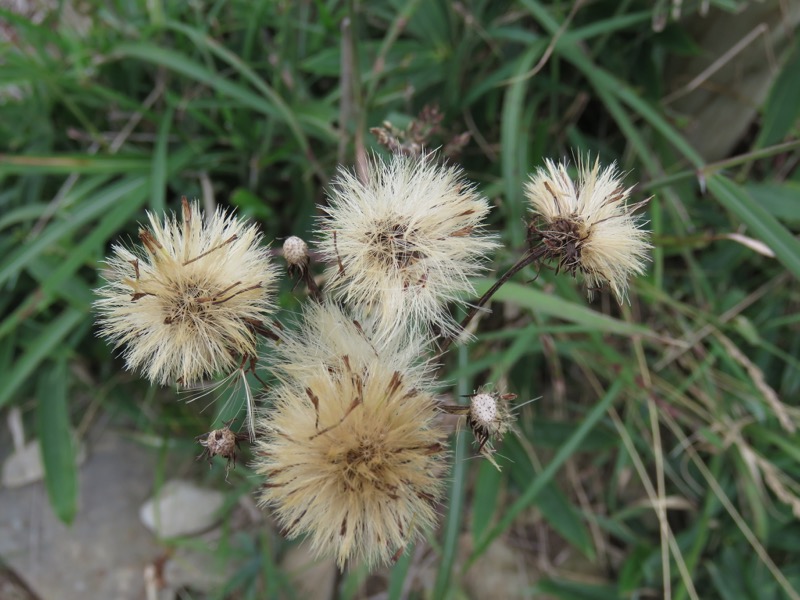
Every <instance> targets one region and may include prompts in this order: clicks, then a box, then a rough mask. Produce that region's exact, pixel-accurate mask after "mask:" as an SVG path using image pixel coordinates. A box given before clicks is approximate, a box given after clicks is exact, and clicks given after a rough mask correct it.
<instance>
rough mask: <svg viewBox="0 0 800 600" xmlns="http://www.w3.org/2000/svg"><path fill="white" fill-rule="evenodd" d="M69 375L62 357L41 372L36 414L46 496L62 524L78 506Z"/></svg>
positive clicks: (70, 517)
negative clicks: (69, 400)
mask: <svg viewBox="0 0 800 600" xmlns="http://www.w3.org/2000/svg"><path fill="white" fill-rule="evenodd" d="M68 373H69V372H68V370H67V361H66V358H64V357H63V356H60V357H59V358H58V359H57V360H56V362H55V365H54V366H52V367H50V368H48V369H46V370H44V372H43V374H42V376H41V377H40V379H39V385H38V389H37V392H38V394H37V395H38V404H37V410H36V416H37V424H38V430H39V431H38V434H39V443H40V445H41V449H42V463H43V465H44V481H45V486H46V487H47V495H48V496H49V497H50V505H51V506H52V507H53V511H54V512H55V513H56V515H57V516H58V518H59V519H61V521H63V522H64V523H70V522H72V519H73V518H74V517H75V512H76V511H77V506H78V505H77V498H78V468H77V465H76V452H75V444H74V440H73V433H72V426H71V425H70V421H69V403H68V394H67V390H68V387H69V386H68V384H69V378H68Z"/></svg>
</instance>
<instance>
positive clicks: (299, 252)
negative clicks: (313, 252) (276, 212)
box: [283, 235, 308, 271]
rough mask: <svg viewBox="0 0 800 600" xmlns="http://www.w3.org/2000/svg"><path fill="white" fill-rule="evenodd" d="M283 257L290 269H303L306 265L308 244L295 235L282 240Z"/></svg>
mask: <svg viewBox="0 0 800 600" xmlns="http://www.w3.org/2000/svg"><path fill="white" fill-rule="evenodd" d="M283 257H284V258H285V259H286V264H287V265H288V266H289V270H290V271H294V270H297V271H304V270H305V269H306V267H308V244H306V243H305V242H304V241H303V240H302V239H301V238H299V237H297V236H296V235H292V236H289V237H288V238H286V241H284V242H283Z"/></svg>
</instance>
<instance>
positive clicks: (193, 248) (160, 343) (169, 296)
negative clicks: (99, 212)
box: [95, 199, 276, 385]
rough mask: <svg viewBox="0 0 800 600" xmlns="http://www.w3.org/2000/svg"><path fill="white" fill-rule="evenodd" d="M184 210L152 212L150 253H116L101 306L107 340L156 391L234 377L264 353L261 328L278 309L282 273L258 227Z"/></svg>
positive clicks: (145, 249) (144, 238) (146, 247)
mask: <svg viewBox="0 0 800 600" xmlns="http://www.w3.org/2000/svg"><path fill="white" fill-rule="evenodd" d="M182 205H183V208H182V218H181V220H180V221H179V220H178V219H177V217H176V216H175V215H172V216H166V217H165V218H164V221H163V222H160V221H159V220H158V219H157V217H156V216H155V215H153V214H150V213H148V218H149V221H150V227H149V229H148V228H142V229H141V230H140V231H139V238H140V240H141V242H142V245H141V246H136V247H134V248H132V249H128V248H126V247H124V246H122V245H119V244H117V245H115V246H114V248H113V250H114V253H113V255H112V256H111V257H110V258H109V259H108V260H107V267H108V268H107V270H106V272H105V274H104V277H105V279H106V281H107V285H105V286H104V287H102V288H100V289H98V290H97V294H98V295H99V296H100V299H99V300H98V301H97V302H95V308H96V309H97V312H98V317H97V321H98V323H99V325H100V335H102V336H103V337H105V338H107V339H109V340H110V341H111V342H113V343H114V344H115V346H125V350H124V352H123V356H124V357H125V361H126V364H127V366H128V368H129V369H132V370H139V371H141V372H142V373H143V374H144V375H145V376H146V377H147V378H148V379H150V381H152V382H153V383H160V384H168V383H171V382H173V381H178V382H180V383H182V384H184V385H190V384H192V383H195V382H198V381H199V380H201V379H202V378H204V377H206V376H210V375H213V374H215V373H220V372H227V371H230V370H232V369H233V368H235V367H236V366H237V365H238V364H239V362H240V361H241V360H242V357H244V356H254V355H255V353H256V336H255V333H254V330H253V325H257V324H259V323H260V322H261V321H262V320H263V319H264V318H266V317H267V316H268V315H269V314H270V313H271V312H272V310H273V305H272V290H273V286H274V282H275V277H276V270H275V268H274V266H273V265H272V264H271V263H270V258H269V253H268V250H267V249H266V248H265V247H263V246H261V244H260V242H261V234H260V233H259V232H258V230H257V228H256V226H255V225H248V224H246V223H245V222H244V221H242V220H240V219H237V218H236V217H234V216H233V215H230V214H226V213H225V212H224V211H222V210H217V211H216V212H215V213H214V214H213V215H212V216H210V217H209V218H207V219H204V218H203V214H202V213H201V212H200V209H199V208H198V206H197V203H192V204H189V203H188V202H187V201H186V199H184V200H183V203H182Z"/></svg>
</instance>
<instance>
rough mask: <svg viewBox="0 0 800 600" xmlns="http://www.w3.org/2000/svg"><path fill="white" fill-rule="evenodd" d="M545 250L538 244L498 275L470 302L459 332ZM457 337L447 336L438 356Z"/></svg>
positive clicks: (445, 350) (442, 353)
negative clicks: (488, 286)
mask: <svg viewBox="0 0 800 600" xmlns="http://www.w3.org/2000/svg"><path fill="white" fill-rule="evenodd" d="M546 251H547V248H546V247H545V246H540V247H539V248H536V249H535V250H530V251H528V252H526V253H525V254H523V255H522V257H521V258H520V259H519V260H518V261H517V262H516V263H514V264H513V265H512V266H511V267H510V268H509V269H508V271H506V272H505V273H503V274H502V275H501V276H500V278H499V279H498V280H497V281H496V282H495V283H494V285H492V287H490V288H489V289H488V290H486V293H485V294H483V296H481V297H480V298H478V300H476V301H475V302H474V303H473V304H472V308H470V309H469V312H468V313H467V316H466V317H464V319H463V320H462V321H461V323H460V324H459V333H460V332H463V331H464V330H465V329H466V328H467V326H468V325H469V323H470V321H472V319H473V318H475V315H476V314H478V311H479V310H480V309H481V308H482V307H483V305H484V304H486V303H487V302H488V301H489V300H490V299H491V298H492V296H494V294H495V292H497V290H499V289H500V288H501V287H502V285H503V284H504V283H506V282H507V281H508V280H509V279H511V278H512V277H513V276H514V275H516V274H517V273H519V272H520V271H521V270H522V269H524V268H525V267H527V266H528V265H529V264H531V263H534V262H536V261H537V260H539V259H540V258H541V257H542V256H543V255H544V253H545V252H546ZM457 337H458V336H454V337H449V338H447V339H446V340H445V341H444V344H443V345H442V348H441V350H440V351H439V356H442V355H444V353H445V352H447V349H448V348H449V347H450V345H451V344H452V343H453V341H454V340H455V339H456V338H457ZM437 358H438V357H437Z"/></svg>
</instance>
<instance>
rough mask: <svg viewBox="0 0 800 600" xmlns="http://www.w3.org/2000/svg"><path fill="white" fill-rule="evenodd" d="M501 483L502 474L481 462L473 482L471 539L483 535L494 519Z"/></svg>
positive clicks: (486, 461) (485, 462) (483, 461)
mask: <svg viewBox="0 0 800 600" xmlns="http://www.w3.org/2000/svg"><path fill="white" fill-rule="evenodd" d="M462 435H465V433H462ZM502 482H503V474H502V473H501V472H500V471H499V470H498V469H496V468H495V467H494V465H492V463H490V462H489V461H488V460H481V466H480V467H479V468H478V477H477V479H476V480H475V491H474V492H473V497H472V511H471V514H472V537H473V538H475V539H476V540H477V539H479V538H480V537H481V536H482V535H483V534H484V532H485V531H486V528H487V527H489V524H490V522H491V520H492V517H494V513H495V510H496V509H497V497H498V495H499V493H500V487H501V485H502Z"/></svg>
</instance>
